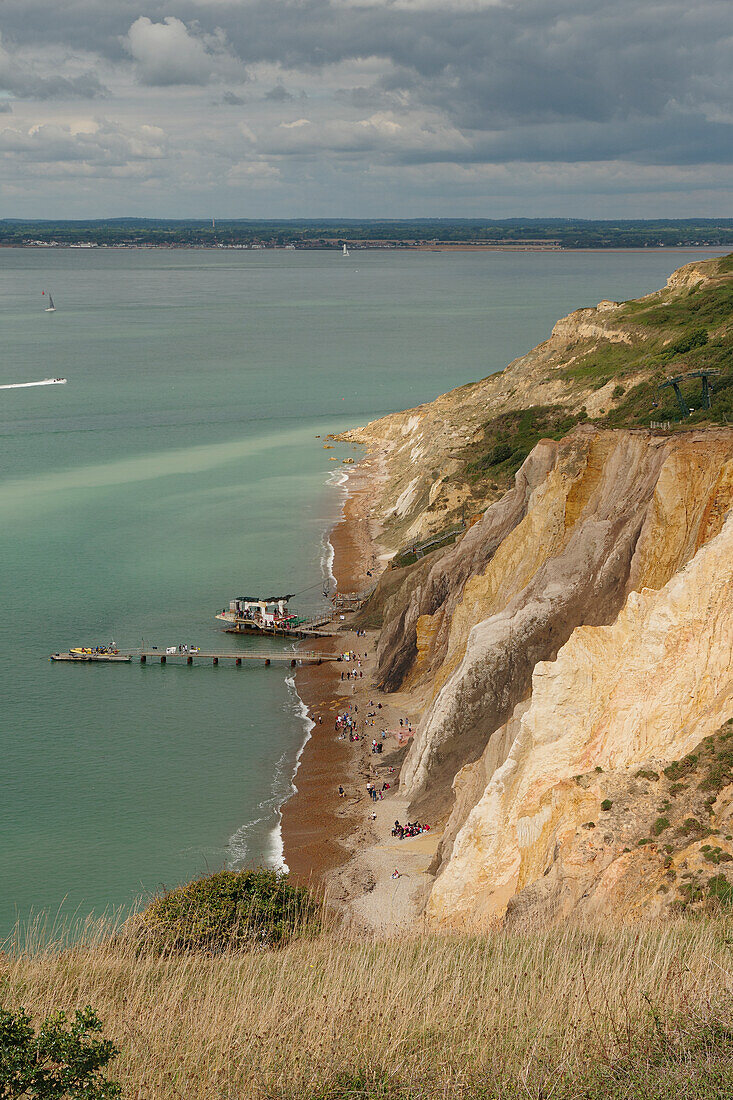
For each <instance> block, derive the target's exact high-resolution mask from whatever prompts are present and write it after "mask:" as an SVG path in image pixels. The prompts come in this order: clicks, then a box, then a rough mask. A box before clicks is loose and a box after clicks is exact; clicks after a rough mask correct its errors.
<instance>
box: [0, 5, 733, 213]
mask: <svg viewBox="0 0 733 1100" xmlns="http://www.w3.org/2000/svg"><path fill="white" fill-rule="evenodd" d="M141 11H142V12H143V13H144V14H141ZM2 16H3V27H4V34H5V35H6V37H5V38H4V39H3V42H4V43H5V44H6V45H7V44H8V43H10V42H12V43H13V47H14V49H13V50H12V51H10V53H9V60H8V61H7V62H6V64H5V66H3V55H2V54H0V88H2V87H4V86H5V84H4V83H3V81H4V80H5V81H8V82H10V79H11V78H12V85H11V84H10V83H8V90H10V91H11V92H12V94H13V95H15V96H17V97H25V98H36V99H38V98H42V97H46V98H53V97H58V98H62V99H63V98H64V97H66V98H72V97H77V98H79V97H81V96H84V97H89V98H91V97H93V96H95V95H100V94H102V93H103V91H104V89H103V88H102V86H101V84H100V82H99V79H98V77H97V76H96V74H95V72H94V71H92V70H91V69H90V70H89V71H88V72H87V71H85V72H80V67H81V63H80V62H79V61H77V62H76V67H72V68H63V67H59V68H56V69H54V68H53V67H49V66H48V65H47V64H45V63H42V62H41V61H38V62H37V63H34V64H33V65H31V64H30V63H28V62H24V66H21V67H20V68H19V67H18V65H19V62H18V61H17V58H19V57H20V56H26V54H24V52H23V51H24V50H25V51H26V52H27V54H28V56H30V53H31V52H32V50H33V49H36V50H40V51H41V52H43V50H44V49H45V51H46V54H45V55H44V56H50V55H51V54H52V53H53V52H54V51H55V52H56V53H57V54H58V55H59V56H65V55H69V56H70V55H71V54H72V53H74V52H75V51H82V50H83V51H85V52H87V53H89V54H92V55H94V54H96V55H98V57H99V58H103V59H105V60H104V62H103V63H104V64H105V65H106V66H108V68H109V72H110V75H109V77H107V71H106V70H102V69H98V71H99V72H100V73H101V74H102V76H103V78H104V79H106V80H109V83H110V84H111V85H112V86H114V87H115V89H116V93H115V94H116V96H118V99H116V100H115V101H114V105H115V107H117V106H118V104H119V109H120V111H126V112H127V115H126V116H125V117H130V112H133V113H134V111H136V110H140V109H141V108H140V102H141V100H140V96H141V92H140V89H139V88H134V87H132V84H131V82H132V80H133V75H132V74H134V79H135V80H136V81H137V83H138V85H143V86H144V87H145V89H146V91H145V93H144V94H145V111H146V113H147V112H150V117H151V118H155V119H156V120H159V121H161V122H162V124H163V125H165V126H166V128H169V127H168V125H167V121H166V120H170V121H171V124H172V126H171V129H175V128H176V127H178V131H179V136H178V139H177V140H178V141H179V146H180V149H181V150H183V151H184V155H186V156H188V153H189V152H190V154H191V160H190V162H189V161H187V163H190V167H189V176H190V177H191V178H192V179H194V180H195V174H196V172H197V171H199V168H198V166H197V164H198V163H199V162H196V163H194V161H195V157H196V156H198V157H199V158H200V160H201V162H203V159H204V158H206V157H208V156H210V157H211V158H218V159H215V161H214V160H213V159H212V160H211V161H210V162H209V161H207V167H206V171H205V172H204V170H203V169H201V177H200V179H201V187H202V189H203V191H204V192H205V190H206V187H207V186H208V185H209V184H208V181H209V180H211V179H212V178H219V177H220V176H221V174H222V171H223V172H226V171H228V170H229V168H230V167H231V164H232V163H233V160H232V155H231V154H230V153H229V152H228V151H227V150H228V147H229V146H230V145H231V137H232V133H233V131H234V129H235V128H236V126H241V121H240V120H239V116H238V115H237V114H236V113H235V112H225V111H219V112H217V115H216V122H215V124H214V123H212V122H211V120H209V119H207V121H206V123H205V124H204V123H203V122H202V121H201V119H202V118H203V116H204V113H205V112H203V108H204V107H206V106H209V105H211V104H212V102H213V103H216V104H218V105H220V106H240V105H241V104H242V102H243V101H244V100H243V98H242V97H241V96H240V95H239V85H240V84H242V83H243V82H244V81H245V80H246V68H245V67H246V66H250V67H251V66H257V67H258V70H259V71H257V74H256V75H257V80H258V88H260V89H269V90H267V91H264V93H263V92H258V93H257V96H258V97H259V98H257V96H255V94H254V93H252V94H250V96H249V99H248V102H249V108H250V109H249V110H248V113H247V124H248V126H250V125H251V127H252V130H251V131H250V134H251V136H250V137H249V138H248V139H247V140H248V142H249V145H250V148H251V151H252V153H253V154H261V153H263V152H269V153H271V154H272V156H274V157H278V158H280V160H279V162H278V163H280V164H281V165H283V167H284V166H285V165H286V163H290V164H292V165H293V166H295V164H296V162H297V161H298V159H299V158H300V159H301V160H303V161H305V160H307V159H308V158H309V157H310V161H309V171H311V173H312V179H313V181H314V182H313V186H314V188H316V187H317V181H318V180H320V179H322V180H326V179H327V178H329V177H328V173H329V172H334V173H336V174H338V173H339V172H342V171H343V172H344V173H348V172H349V171H351V170H352V169H353V170H356V171H361V172H365V171H366V172H370V171H372V169H373V168H374V167H375V166H378V167H384V166H386V167H387V168H388V169H389V170H390V171H391V170H392V169H394V170H395V178H397V173H398V172H399V171H400V170H401V171H402V172H403V178H405V179H406V178H407V177H408V175H409V174H410V172H411V169H412V166H419V165H434V166H436V167H435V168H434V170H433V171H434V172H435V178H436V179H437V178H439V176H440V172H441V171H442V169H439V168H438V166H439V165H444V164H447V165H454V166H459V167H460V166H465V167H466V170H467V174H470V173H469V172H468V168H469V167H471V166H476V165H482V164H484V165H486V166H488V169H491V167H492V166H495V165H500V164H510V165H514V164H517V165H520V166H521V165H530V164H537V165H543V164H545V165H548V166H550V167H551V169H552V171H553V172H559V171H561V168H560V166H562V165H574V164H575V165H582V164H590V165H597V166H600V165H601V163H602V162H604V161H608V162H609V163H613V164H614V165H615V166H618V165H621V166H622V167H623V166H628V165H633V166H639V165H640V166H644V165H646V166H650V167H657V168H659V169H660V173H661V172H662V170H663V169H664V168H665V167H667V166H678V167H680V169H686V168H688V167H690V166H693V165H711V166H715V165H717V164H720V165H724V164H728V163H730V160H731V150H732V149H733V141H732V140H731V138H733V132H731V124H732V123H733V75H731V69H730V63H729V53H730V42H731V40H733V3H732V2H731V0H694V2H693V3H690V0H655V2H654V3H653V4H644V3H641V2H639V0H614V2H613V3H612V4H609V3H608V0H504V2H503V3H497V4H496V5H495V6H490V5H487V6H484V7H480V6H479V5H478V4H475V3H473V2H472V0H465V2H463V0H461V2H460V3H458V4H454V3H452V2H451V0H444V3H442V4H441V3H440V2H439V0H399V2H396V3H392V2H390V0H384V2H383V3H379V2H377V0H368V2H365V3H364V4H359V3H357V0H237V2H236V3H233V2H232V0H148V3H147V4H146V5H145V7H144V8H142V9H141V7H140V4H139V0H116V3H115V4H114V5H112V4H109V3H108V2H106V0H68V2H67V3H66V4H63V5H52V6H49V5H47V4H46V3H45V2H44V3H43V4H42V3H41V0H3V5H2ZM16 47H17V49H16ZM13 65H15V68H13V67H12V66H13ZM8 66H10V68H8ZM281 73H282V74H283V79H282V81H280V74H281ZM253 75H254V74H253ZM113 76H114V79H113ZM352 76H353V83H354V84H357V85H358V86H356V87H351V88H349V87H345V86H344V85H346V84H348V83H349V81H350V78H352ZM212 85H218V87H217V89H216V93H215V95H212V91H211V86H212ZM273 85H274V86H273ZM179 86H188V91H187V92H186V93H185V94H186V99H185V103H186V104H187V106H192V112H193V113H192V115H191V119H192V122H191V124H190V127H189V124H188V123H187V122H184V120H183V118H182V116H181V111H180V108H179V107H178V106H177V96H178V95H179V92H178V90H177V89H178V87H179ZM250 87H251V86H250ZM301 87H304V88H306V89H307V91H308V95H309V98H308V101H307V107H306V106H303V108H300V107H298V108H296V110H293V111H292V112H290V113H291V117H292V116H295V114H296V111H297V112H300V111H301V109H302V111H303V114H307V115H308V118H309V119H310V123H309V125H308V127H307V130H308V134H307V135H306V133H305V128H303V130H302V132H301V133H300V134H298V133H297V132H296V131H295V130H293V131H289V130H287V129H284V130H280V129H279V128H278V127H275V129H274V131H273V128H272V115H273V114H274V113H275V111H274V109H273V104H277V103H278V102H280V103H283V104H285V103H288V102H290V100H291V98H292V96H293V93H292V92H291V91H289V90H288V89H289V88H301ZM199 89H203V90H201V91H200V92H199ZM226 89H229V90H226ZM197 97H199V99H197ZM0 102H1V101H0ZM197 103H198V104H199V106H198V107H196V106H195V105H196V104H197ZM18 111H20V108H17V109H16V113H17V112H18ZM197 111H198V114H197ZM258 112H259V114H258ZM380 112H381V113H382V115H383V116H384V117H382V121H381V123H380V125H377V124H375V123H374V122H370V121H369V117H370V116H375V115H377V114H379V113H380ZM108 113H109V112H108ZM387 114H389V115H390V119H387V118H386V115H387ZM121 117H122V116H121ZM197 120H198V121H197ZM390 120H391V122H390ZM296 121H297V120H296ZM391 123H393V124H394V126H395V129H393V130H390V124H391ZM197 127H198V129H197ZM216 127H219V131H218V132H217V135H216V140H217V141H219V142H220V146H221V150H222V151H221V152H217V153H210V152H209V151H208V150H209V149H210V141H211V140H212V139H211V131H212V129H216ZM184 130H185V133H184ZM61 146H63V142H61ZM64 147H65V146H64ZM171 148H173V146H171ZM315 150H317V151H318V152H317V154H316V153H315ZM61 151H62V152H63V149H62V150H61ZM227 157H229V160H227ZM262 171H263V169H262V168H261V167H260V168H258V172H260V174H262ZM630 171H631V169H630ZM238 172H239V176H240V177H241V178H242V179H243V180H246V179H247V178H248V177H250V176H252V172H251V171H250V168H249V167H245V168H241V167H240V168H238ZM601 172H602V168H601V167H598V169H597V171H595V172H594V173H592V174H591V176H589V179H591V178H592V179H594V180H596V183H595V184H594V186H599V185H598V183H597V180H598V179H599V178H600V174H601ZM418 175H419V173H417V172H415V173H413V175H412V177H411V178H417V177H418ZM429 176H430V173H429V172H425V173H424V184H425V193H428V188H429V187H433V185H432V184H431V183H430V181H429ZM650 178H651V176H650ZM658 178H660V175H659V173H658V174H657V176H655V179H658ZM334 186H336V185H335V184H334ZM410 186H411V185H408V184H405V185H404V187H405V188H406V189H409V187H410ZM436 186H437V185H436ZM655 186H656V184H655ZM406 193H408V192H407V191H406ZM430 193H433V192H432V191H431V192H430ZM403 208H404V207H403Z"/></svg>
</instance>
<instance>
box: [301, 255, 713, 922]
mask: <svg viewBox="0 0 733 1100" xmlns="http://www.w3.org/2000/svg"><path fill="white" fill-rule="evenodd" d="M732 332H733V258H730V257H728V258H726V259H723V260H711V261H706V262H702V263H696V264H688V265H687V266H686V267H684V268H682V269H680V270H679V271H677V272H675V273H674V274H673V275H672V276H671V277H670V279H669V282H668V285H667V286H666V287H665V288H663V289H662V290H660V291H658V292H655V293H654V294H652V295H649V296H647V297H646V298H643V299H639V300H636V301H630V302H625V303H616V302H601V303H599V304H598V306H596V307H594V308H585V309H581V310H578V311H577V312H576V313H574V314H571V315H570V316H569V317H567V318H564V319H562V320H560V321H558V322H557V324H556V325H555V327H554V329H553V332H552V334H551V336H550V338H549V339H548V340H547V341H546V342H545V343H544V344H541V345H539V346H538V347H537V348H535V349H533V351H531V352H530V353H529V354H528V355H526V356H524V357H522V358H521V359H519V360H516V361H515V362H514V363H512V364H510V365H509V366H508V367H507V368H506V369H505V370H504V371H503V372H501V373H500V374H497V375H493V376H490V377H489V378H486V379H484V380H482V381H480V382H477V383H475V384H473V385H469V386H464V387H462V388H461V389H460V390H457V391H454V392H452V393H449V394H446V395H444V396H443V397H440V398H438V399H437V400H436V401H434V402H433V403H431V404H429V405H423V406H420V407H418V408H416V409H412V410H408V411H406V412H404V413H397V414H394V415H391V416H388V417H385V418H384V419H382V420H379V421H375V422H373V423H371V424H369V425H367V426H366V427H364V428H361V429H357V430H354V431H350V432H348V433H346V434H345V435H344V436H343V437H341V438H343V439H344V440H347V441H349V442H352V443H360V444H362V445H364V446H365V447H366V448H367V452H368V456H367V458H366V459H364V460H363V461H362V462H361V463H360V464H359V465H358V466H356V467H354V468H352V470H351V473H350V478H351V480H350V481H349V483H348V488H349V495H348V498H347V501H346V504H345V508H344V515H343V518H342V519H341V521H340V523H339V524H338V525H337V527H336V529H335V530H334V532H333V535H332V541H333V545H334V550H335V561H334V566H333V570H334V573H335V575H336V577H337V579H338V583H339V589H340V590H341V591H357V590H361V589H363V588H365V587H366V585H367V584H368V582H369V579H370V578H369V577H368V575H367V574H368V573H370V574H371V575H372V577H371V579H374V578H375V577H377V576H378V581H377V585H376V589H375V591H374V593H373V595H372V596H371V598H370V599H369V600H368V601H367V602H366V604H365V605H364V606H363V608H362V609H361V610H360V611H359V612H358V613H356V614H355V615H353V616H349V621H348V622H346V621H345V622H344V623H343V624H342V631H341V634H340V635H339V636H337V637H336V638H335V639H334V640H333V644H334V645H335V646H336V647H337V649H338V650H339V651H349V652H353V653H356V654H357V659H356V661H353V660H352V661H347V662H344V663H343V664H341V663H334V664H332V665H330V666H329V667H328V668H326V669H324V668H318V669H301V670H299V672H298V676H297V683H298V690H299V692H300V694H301V696H302V698H303V699H304V701H305V702H306V704H307V706H308V707H309V710H310V713H311V716H312V718H313V719H314V721H315V723H316V725H315V727H314V729H313V734H312V737H311V740H310V741H309V742H308V744H307V745H306V747H305V750H304V752H303V756H302V761H301V767H300V770H299V772H298V775H297V777H296V785H297V788H298V793H297V794H296V795H295V796H294V798H293V799H292V800H291V801H290V802H289V803H287V804H286V806H285V808H284V820H283V828H284V843H285V853H286V859H287V862H288V864H289V866H290V867H291V870H292V871H293V873H294V874H295V875H296V876H297V877H298V878H299V879H304V880H311V881H312V880H314V879H315V880H317V881H321V882H325V883H326V884H327V886H328V889H329V893H330V895H331V897H332V899H333V900H334V901H335V902H336V903H337V904H338V905H339V906H340V908H341V910H342V912H343V913H344V914H345V916H346V918H347V922H348V923H353V924H354V925H355V926H357V927H360V928H366V929H371V930H373V931H379V932H384V931H402V930H405V929H406V928H409V927H414V926H415V923H416V922H418V921H419V922H426V923H427V924H428V925H429V926H432V927H435V928H442V927H447V928H466V927H469V928H470V927H474V928H484V927H489V926H495V925H496V924H497V923H502V924H506V923H507V922H510V923H512V922H513V923H520V924H521V923H526V922H532V921H536V920H544V919H557V918H558V917H561V916H562V917H569V916H576V917H584V918H588V917H594V916H598V915H601V914H603V915H605V916H608V915H609V914H613V915H616V916H618V917H633V918H643V917H651V916H656V917H664V916H671V915H674V914H679V913H680V912H685V911H688V910H689V911H700V910H705V909H706V908H709V907H710V906H713V907H715V906H717V905H719V904H721V902H722V903H724V904H727V903H728V901H729V900H730V899H731V898H733V875H727V874H726V871H727V866H726V865H727V863H728V862H732V861H733V835H732V834H733V751H732V750H731V748H730V744H731V738H733V725H732V724H731V723H732V722H733V667H732V660H731V654H732V652H733V635H732V634H731V623H732V622H733V616H732V615H731V611H733V573H731V568H732V563H733V552H732V551H733V513H732V512H731V505H733V428H731V427H729V426H728V424H729V423H730V417H731V413H733V403H732V397H733V368H731V365H730V340H731V333H732ZM702 375H705V376H706V377H707V378H708V380H709V382H710V384H711V385H712V387H713V389H712V398H711V399H709V402H708V404H706V403H705V401H704V400H703V399H702V398H701V396H700V394H701V392H702V391H701V389H700V386H701V377H702ZM672 379H677V380H678V390H679V391H680V395H682V394H684V395H685V397H683V401H684V400H685V398H686V399H687V401H686V405H685V407H686V408H687V410H688V411H687V413H686V414H685V415H684V416H683V414H682V412H681V411H680V406H679V404H678V396H677V395H676V392H675V390H674V387H673V386H672V385H668V384H666V383H669V382H670V380H672ZM680 379H681V381H680ZM690 409H692V412H690V411H689V410H690ZM344 670H346V679H343V673H344ZM350 673H351V674H350ZM339 714H341V715H348V716H350V717H351V719H352V720H353V721H354V722H355V723H356V729H357V732H358V734H359V739H358V741H351V740H349V739H346V738H344V737H343V735H341V736H340V734H339V731H338V730H337V729H336V716H337V715H339ZM375 739H376V740H377V741H382V742H383V748H382V751H381V752H378V753H376V752H373V751H372V747H373V740H375ZM367 784H373V785H375V786H376V787H377V788H378V790H379V791H380V795H379V797H378V800H377V802H376V803H375V802H374V801H373V800H372V797H371V796H370V794H369V792H368V790H367ZM339 787H341V788H342V789H343V792H344V794H343V796H341V795H340V794H339ZM397 821H399V822H400V823H401V825H403V826H404V825H406V824H407V823H410V825H414V824H415V823H418V824H419V825H420V826H421V827H424V826H426V825H427V826H428V827H429V828H428V829H427V830H424V829H422V828H421V829H419V830H418V831H417V832H416V835H413V836H403V837H401V836H400V835H398V836H395V835H394V834H393V831H392V830H393V828H394V826H395V823H396V822H397Z"/></svg>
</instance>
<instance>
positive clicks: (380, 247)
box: [0, 241, 733, 259]
mask: <svg viewBox="0 0 733 1100" xmlns="http://www.w3.org/2000/svg"><path fill="white" fill-rule="evenodd" d="M349 247H350V248H351V250H352V257H351V258H352V259H353V258H354V257H355V256H356V255H357V254H358V253H359V252H549V253H558V252H581V253H591V252H594V253H595V252H672V253H674V252H705V253H710V252H715V253H717V252H720V253H721V254H722V255H725V254H727V253H729V252H733V244H731V245H724V244H720V245H718V244H711V245H692V244H689V245H687V244H680V245H649V246H646V245H643V246H641V245H640V246H635V247H631V246H626V247H617V246H616V245H608V246H607V247H600V246H598V245H593V246H591V247H588V248H568V247H565V246H564V245H550V244H548V245H539V244H537V245H529V244H527V245H523V244H510V243H506V244H481V243H472V244H458V243H457V244H451V243H445V244H427V243H420V244H404V243H399V244H377V243H374V244H372V243H369V242H361V241H349ZM0 248H3V249H17V250H19V251H21V250H23V251H26V250H35V251H37V252H52V251H57V250H63V251H74V252H99V251H103V252H110V251H121V250H122V251H130V252H151V251H155V252H336V253H338V254H340V253H341V246H340V245H339V244H333V245H293V246H289V245H264V244H263V245H235V244H152V243H151V244H82V245H80V244H59V243H54V244H18V243H16V242H13V243H12V244H6V243H4V242H2V241H0Z"/></svg>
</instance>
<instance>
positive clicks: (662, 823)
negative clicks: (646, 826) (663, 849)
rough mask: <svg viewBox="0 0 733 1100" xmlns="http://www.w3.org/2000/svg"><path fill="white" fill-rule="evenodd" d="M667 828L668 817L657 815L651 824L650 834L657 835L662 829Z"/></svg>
mask: <svg viewBox="0 0 733 1100" xmlns="http://www.w3.org/2000/svg"><path fill="white" fill-rule="evenodd" d="M668 828H669V818H668V817H658V818H657V820H656V821H655V822H654V824H653V825H652V835H653V836H659V835H660V833H663V832H664V830H665V829H668Z"/></svg>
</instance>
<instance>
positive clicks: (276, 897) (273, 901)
mask: <svg viewBox="0 0 733 1100" xmlns="http://www.w3.org/2000/svg"><path fill="white" fill-rule="evenodd" d="M319 922H320V908H319V906H318V905H317V903H316V902H315V900H314V898H313V897H312V896H311V894H310V893H309V891H308V890H306V889H305V888H304V887H302V886H292V885H291V884H290V882H289V881H288V876H287V875H284V874H280V873H278V872H276V871H266V870H256V871H218V872H217V873H216V874H213V875H207V876H205V877H204V878H200V879H196V880H195V881H194V882H189V883H187V884H186V885H185V886H179V887H178V888H177V889H175V890H169V891H168V892H167V893H165V894H162V895H161V896H160V897H157V898H155V899H154V900H153V901H152V902H151V903H150V905H149V906H148V907H147V909H145V910H144V912H143V913H141V914H140V915H139V917H137V918H135V920H134V921H133V924H132V930H133V933H134V934H135V935H136V936H138V937H139V938H140V940H141V943H142V944H143V945H144V946H146V947H152V948H153V949H157V950H161V951H187V950H205V951H214V952H219V951H227V950H236V949H242V948H249V947H253V946H265V947H273V946H276V945H278V944H281V943H284V942H286V941H287V940H289V939H291V938H292V937H293V936H296V935H299V934H301V933H303V932H304V931H306V930H316V929H317V928H318V926H319Z"/></svg>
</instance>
